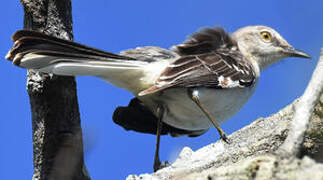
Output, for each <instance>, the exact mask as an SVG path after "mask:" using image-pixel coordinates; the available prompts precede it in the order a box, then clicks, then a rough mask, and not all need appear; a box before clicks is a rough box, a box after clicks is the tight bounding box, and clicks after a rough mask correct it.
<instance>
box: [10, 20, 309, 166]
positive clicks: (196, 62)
mask: <svg viewBox="0 0 323 180" xmlns="http://www.w3.org/2000/svg"><path fill="white" fill-rule="evenodd" d="M13 41H14V47H13V48H12V49H11V50H10V51H9V52H8V54H7V56H6V58H7V59H9V60H12V61H13V63H14V64H15V65H17V66H20V67H24V68H27V69H36V70H39V71H41V72H45V73H53V74H56V75H65V76H66V75H67V76H77V75H90V76H96V77H99V78H102V79H103V80H105V81H108V82H110V83H111V84H113V85H115V86H117V87H120V88H125V89H127V90H129V91H130V92H131V93H132V94H134V95H135V96H136V98H137V101H139V103H141V105H142V106H144V107H145V108H147V109H148V110H149V111H151V112H152V114H153V115H154V116H155V117H156V118H157V119H158V122H157V132H156V134H157V143H156V152H155V159H154V170H155V171H156V170H157V169H158V168H160V166H161V163H160V160H159V138H160V134H161V131H162V130H161V125H162V124H163V123H164V124H167V125H168V126H169V127H172V128H175V129H177V130H178V132H179V131H181V130H182V131H181V133H179V134H186V135H191V136H197V135H200V134H203V133H204V132H205V131H207V130H208V129H209V128H210V127H211V126H215V127H216V129H217V130H218V132H219V134H220V136H221V138H222V139H223V140H225V141H228V139H227V137H226V135H225V133H224V131H223V130H222V129H221V128H220V126H219V123H221V122H223V121H225V120H227V119H229V118H230V117H232V116H233V115H234V114H236V113H237V112H238V111H239V110H240V109H241V108H242V106H243V105H244V104H245V103H246V102H247V101H248V99H249V98H250V97H251V95H252V94H253V93H254V91H255V89H256V86H257V83H258V79H259V76H260V73H261V71H262V70H264V69H265V68H266V67H268V66H269V65H271V64H274V63H275V62H277V61H279V60H280V59H282V58H286V57H302V58H309V56H308V55H307V54H305V53H304V52H301V51H299V50H296V49H295V48H293V47H292V46H291V45H289V44H288V42H287V41H286V40H285V39H284V38H283V37H282V36H281V35H280V34H279V33H278V32H276V31H275V30H273V29H272V28H270V27H266V26H247V27H243V28H241V29H239V30H237V31H236V32H234V33H233V34H228V33H226V32H225V31H224V30H223V29H222V28H220V27H215V28H204V29H202V30H201V31H199V32H197V33H194V34H193V35H191V36H190V37H189V38H188V39H187V40H186V41H185V42H184V43H183V44H179V45H177V46H174V47H173V49H174V51H175V53H173V54H174V55H173V56H170V57H169V58H164V59H163V58H159V59H157V58H156V59H154V58H149V57H142V58H140V57H139V58H134V57H130V56H123V55H117V54H112V53H109V52H105V51H101V50H98V49H94V48H90V47H88V46H84V45H81V44H78V43H75V42H72V41H67V40H63V39H58V38H55V37H52V36H48V35H45V34H42V33H39V32H35V31H28V30H21V31H17V32H16V33H15V34H14V35H13ZM137 51H140V49H137ZM164 51H167V50H164ZM148 54H149V52H148ZM169 54H172V53H169ZM175 133H176V131H175Z"/></svg>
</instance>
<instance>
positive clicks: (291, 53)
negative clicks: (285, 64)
mask: <svg viewBox="0 0 323 180" xmlns="http://www.w3.org/2000/svg"><path fill="white" fill-rule="evenodd" d="M283 51H284V53H285V54H286V55H287V56H289V57H300V58H307V59H310V58H311V56H309V55H308V54H306V53H305V52H303V51H301V50H297V49H295V48H293V47H287V48H284V50H283Z"/></svg>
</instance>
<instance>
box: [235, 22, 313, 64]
mask: <svg viewBox="0 0 323 180" xmlns="http://www.w3.org/2000/svg"><path fill="white" fill-rule="evenodd" d="M232 38H233V39H234V40H236V41H237V43H238V46H239V49H240V51H241V52H242V54H243V55H244V56H246V57H248V58H247V59H249V60H254V61H256V62H257V63H258V65H259V67H260V69H261V70H263V69H265V68H266V67H268V66H269V65H271V64H273V63H275V62H277V61H279V60H280V59H282V58H286V57H301V58H310V56H309V55H307V54H306V53H304V52H302V51H300V50H297V49H295V48H294V47H292V46H291V45H290V44H289V43H288V42H287V41H286V40H285V39H284V38H283V37H282V36H281V35H280V34H279V33H278V32H277V31H275V30H274V29H272V28H270V27H267V26H247V27H243V28H241V29H239V30H237V31H236V32H234V33H233V34H232Z"/></svg>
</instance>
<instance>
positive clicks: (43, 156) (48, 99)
mask: <svg viewBox="0 0 323 180" xmlns="http://www.w3.org/2000/svg"><path fill="white" fill-rule="evenodd" d="M21 3H22V5H23V7H24V12H25V15H24V29H32V30H37V31H41V32H44V33H46V34H50V35H53V36H57V37H60V38H64V39H70V40H71V39H73V35H72V15H71V2H70V0H21ZM27 91H28V94H29V98H30V105H31V113H32V127H33V149H34V151H33V155H34V174H33V180H44V179H46V180H48V179H64V180H76V179H77V180H89V179H90V177H89V176H88V174H87V171H86V168H85V165H84V160H83V143H82V129H81V125H80V114H79V109H78V102H77V96H76V83H75V79H74V77H63V76H54V75H52V74H44V73H40V72H37V71H33V70H29V71H28V75H27Z"/></svg>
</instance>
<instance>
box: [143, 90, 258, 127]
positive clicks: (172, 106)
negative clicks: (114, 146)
mask: <svg viewBox="0 0 323 180" xmlns="http://www.w3.org/2000/svg"><path fill="white" fill-rule="evenodd" d="M255 87H256V85H254V86H252V87H249V88H234V89H212V88H199V89H197V90H198V91H199V97H200V102H201V103H202V105H203V106H204V107H205V108H206V109H207V110H208V112H210V113H211V114H212V116H213V117H214V119H215V120H216V121H217V122H219V123H221V122H223V121H226V120H228V119H229V118H231V117H232V116H233V115H235V114H236V113H237V112H238V111H239V110H240V109H241V108H242V107H243V105H244V104H245V103H246V102H247V101H248V100H249V98H250V97H251V95H252V94H253V92H254V90H255ZM157 96H158V95H152V96H151V97H147V98H143V99H141V100H142V101H143V102H144V103H145V104H146V103H147V104H150V105H152V104H154V105H153V107H157V106H156V103H154V102H156V99H158V101H159V103H163V105H164V107H165V108H166V110H165V114H164V117H163V121H164V122H165V123H167V124H169V125H171V126H174V127H176V128H180V129H186V130H203V129H208V128H210V127H212V126H213V125H212V123H211V122H210V121H209V119H207V117H206V116H205V114H204V113H203V112H202V111H201V110H200V109H199V107H198V106H197V105H196V104H195V103H194V102H193V101H192V100H191V99H190V98H189V96H188V93H187V90H185V89H183V88H172V89H168V90H166V91H164V92H163V93H162V95H160V97H157ZM154 109H155V108H154ZM153 111H155V110H153Z"/></svg>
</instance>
